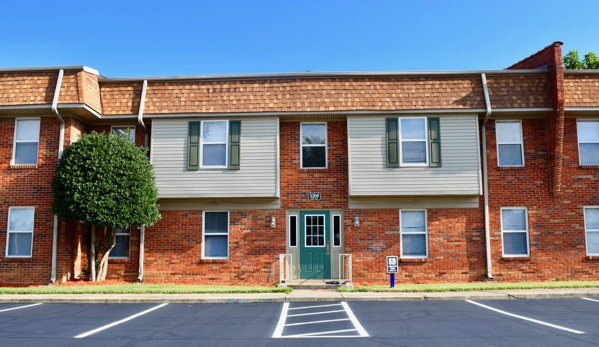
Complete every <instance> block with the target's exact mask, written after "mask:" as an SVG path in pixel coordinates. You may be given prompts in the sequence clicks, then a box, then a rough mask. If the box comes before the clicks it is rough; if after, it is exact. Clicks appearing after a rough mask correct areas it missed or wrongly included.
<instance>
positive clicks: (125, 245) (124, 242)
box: [110, 234, 129, 258]
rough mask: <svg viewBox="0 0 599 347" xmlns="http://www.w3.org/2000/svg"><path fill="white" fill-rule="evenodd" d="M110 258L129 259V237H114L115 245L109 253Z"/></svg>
mask: <svg viewBox="0 0 599 347" xmlns="http://www.w3.org/2000/svg"><path fill="white" fill-rule="evenodd" d="M110 257H127V258H128V257H129V235H118V234H117V236H116V245H115V246H114V248H113V249H112V251H110Z"/></svg>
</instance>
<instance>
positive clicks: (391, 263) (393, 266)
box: [387, 255, 398, 274]
mask: <svg viewBox="0 0 599 347" xmlns="http://www.w3.org/2000/svg"><path fill="white" fill-rule="evenodd" d="M397 265H398V263H397V256H395V255H390V256H387V273H388V274H395V273H397Z"/></svg>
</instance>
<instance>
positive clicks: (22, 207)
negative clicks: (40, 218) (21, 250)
mask: <svg viewBox="0 0 599 347" xmlns="http://www.w3.org/2000/svg"><path fill="white" fill-rule="evenodd" d="M28 209H31V210H33V221H32V222H31V225H32V228H31V230H27V231H24V230H12V231H11V230H10V214H11V212H12V211H13V210H28ZM34 230H35V206H15V207H9V208H8V220H7V223H6V251H5V252H4V256H5V257H6V258H31V257H33V231H34ZM11 234H31V249H30V250H29V255H28V256H27V255H8V247H9V245H10V235H11Z"/></svg>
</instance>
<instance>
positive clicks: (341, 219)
mask: <svg viewBox="0 0 599 347" xmlns="http://www.w3.org/2000/svg"><path fill="white" fill-rule="evenodd" d="M335 217H339V246H335ZM331 244H332V245H333V248H341V247H342V246H343V216H342V215H340V214H338V213H335V214H333V215H331Z"/></svg>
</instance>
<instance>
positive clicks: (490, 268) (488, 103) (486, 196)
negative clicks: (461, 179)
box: [480, 73, 493, 280]
mask: <svg viewBox="0 0 599 347" xmlns="http://www.w3.org/2000/svg"><path fill="white" fill-rule="evenodd" d="M480 77H481V79H482V83H483V92H484V94H485V105H486V107H487V113H486V115H485V120H484V121H483V131H482V137H483V143H482V147H483V148H482V150H483V181H484V185H483V196H484V199H485V246H486V254H487V278H488V279H490V280H492V279H493V266H492V263H491V239H490V238H491V236H490V234H491V232H490V230H489V229H490V226H489V178H488V175H487V135H486V131H485V127H486V125H487V122H488V121H489V117H491V112H492V111H491V99H490V98H489V89H488V88H487V77H486V76H485V74H484V73H482V74H480Z"/></svg>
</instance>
